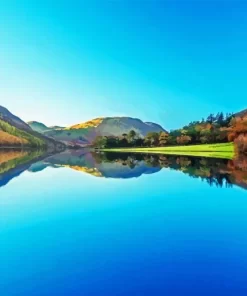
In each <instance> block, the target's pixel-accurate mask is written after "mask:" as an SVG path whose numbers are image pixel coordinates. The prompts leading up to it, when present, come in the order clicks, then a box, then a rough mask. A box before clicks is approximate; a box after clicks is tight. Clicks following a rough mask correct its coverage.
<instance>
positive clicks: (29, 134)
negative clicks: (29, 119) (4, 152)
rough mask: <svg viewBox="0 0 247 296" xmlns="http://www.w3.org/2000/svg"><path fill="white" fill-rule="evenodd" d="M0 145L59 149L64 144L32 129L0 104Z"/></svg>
mask: <svg viewBox="0 0 247 296" xmlns="http://www.w3.org/2000/svg"><path fill="white" fill-rule="evenodd" d="M0 146H1V147H36V148H42V149H43V148H48V149H52V150H56V149H58V150H61V149H63V147H64V145H63V144H61V143H58V142H56V141H55V140H54V139H50V138H48V137H46V136H44V135H41V134H40V133H38V132H36V131H33V130H32V129H31V128H30V126H29V125H27V124H26V123H25V122H24V121H22V120H21V119H20V118H19V117H17V116H15V115H14V114H12V113H11V112H10V111H9V110H7V109H6V108H4V107H2V106H0Z"/></svg>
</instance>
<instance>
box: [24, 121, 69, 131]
mask: <svg viewBox="0 0 247 296" xmlns="http://www.w3.org/2000/svg"><path fill="white" fill-rule="evenodd" d="M27 124H28V125H29V127H30V128H31V129H32V130H34V131H36V132H39V133H44V132H48V131H52V130H56V129H63V128H64V127H61V126H57V125H55V126H49V127H48V126H46V125H45V124H44V123H42V122H38V121H29V122H27Z"/></svg>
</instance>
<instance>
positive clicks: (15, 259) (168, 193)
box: [0, 166, 247, 296]
mask: <svg viewBox="0 0 247 296" xmlns="http://www.w3.org/2000/svg"><path fill="white" fill-rule="evenodd" d="M123 169H125V166H124V168H123ZM34 171H35V170H34V169H33V170H26V171H24V172H22V174H20V175H19V176H18V177H16V178H13V179H12V180H11V181H10V182H8V183H7V184H6V185H5V186H2V187H1V188H0V295H3V296H17V295H18V296H24V295H25V296H29V295H35V296H47V295H49V296H55V295H59V296H61V295H85V296H102V295H103V296H116V295H140V296H141V295H142V296H143V295H155V296H158V295H169V296H175V295H179V296H184V295H185V296H187V295H188V296H193V295H196V296H198V295H211V296H213V295H217V296H218V295H223V296H228V295H232V296H241V295H247V191H246V190H244V189H243V188H241V187H238V186H235V185H234V186H232V187H224V186H223V187H216V186H209V185H208V184H207V183H206V182H201V181H200V180H199V179H196V178H191V177H189V176H188V175H186V174H183V173H182V172H181V171H177V170H171V169H169V168H163V169H160V170H157V171H156V172H155V173H144V174H141V175H140V176H138V178H136V177H131V178H112V177H111V178H105V177H104V176H102V177H95V176H93V175H90V174H88V173H85V172H82V171H78V170H75V169H71V168H69V167H61V166H60V167H58V168H53V167H51V166H47V167H46V168H43V169H42V170H38V171H35V172H34Z"/></svg>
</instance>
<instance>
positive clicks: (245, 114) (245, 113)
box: [234, 109, 247, 118]
mask: <svg viewBox="0 0 247 296" xmlns="http://www.w3.org/2000/svg"><path fill="white" fill-rule="evenodd" d="M234 116H235V117H241V118H246V117H247V109H245V110H242V111H240V112H238V113H235V114H234Z"/></svg>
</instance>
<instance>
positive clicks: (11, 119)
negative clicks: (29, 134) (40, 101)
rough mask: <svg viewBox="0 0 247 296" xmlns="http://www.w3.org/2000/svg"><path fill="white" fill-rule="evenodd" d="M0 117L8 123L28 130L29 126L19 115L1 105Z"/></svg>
mask: <svg viewBox="0 0 247 296" xmlns="http://www.w3.org/2000/svg"><path fill="white" fill-rule="evenodd" d="M0 119H2V120H3V121H5V122H8V123H9V124H11V125H13V126H15V127H17V128H19V129H22V130H27V131H30V130H31V128H30V126H29V125H28V124H27V123H25V122H24V121H23V120H21V119H20V118H19V117H17V116H15V115H14V114H12V113H11V112H10V111H9V110H8V109H6V108H5V107H3V106H0Z"/></svg>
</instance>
